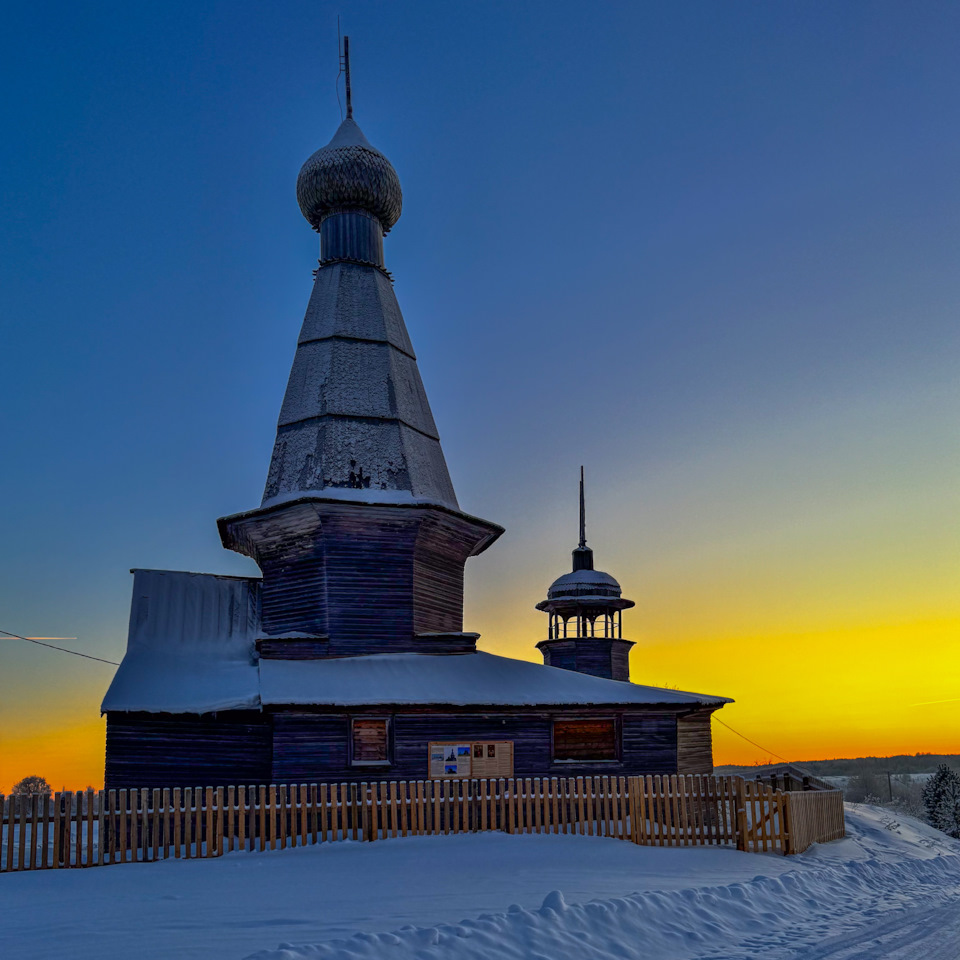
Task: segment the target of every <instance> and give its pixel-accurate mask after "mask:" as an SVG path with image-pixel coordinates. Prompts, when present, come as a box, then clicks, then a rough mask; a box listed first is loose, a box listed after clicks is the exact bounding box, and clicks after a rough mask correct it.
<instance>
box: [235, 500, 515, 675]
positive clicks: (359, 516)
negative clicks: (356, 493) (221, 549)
mask: <svg viewBox="0 0 960 960" xmlns="http://www.w3.org/2000/svg"><path fill="white" fill-rule="evenodd" d="M219 523H220V528H221V535H222V536H223V537H224V543H225V545H227V546H230V547H231V548H232V549H237V550H238V551H239V552H241V553H245V554H247V555H248V556H251V557H253V558H254V559H255V560H256V561H257V563H258V564H259V566H260V568H261V570H262V571H263V582H262V606H261V610H262V625H263V631H264V634H265V635H266V634H270V635H277V634H284V633H291V632H297V633H301V634H306V635H307V638H309V637H313V638H314V640H313V641H312V648H311V649H312V654H313V655H319V656H332V657H335V656H351V655H355V656H356V655H364V654H372V653H401V652H422V651H423V650H424V641H423V640H421V639H420V638H419V635H421V634H446V635H454V634H461V631H462V629H463V567H464V564H465V563H466V561H467V558H468V557H469V556H471V555H473V554H474V553H476V552H478V551H479V550H480V549H482V548H483V547H484V546H485V545H486V544H487V543H489V542H490V540H491V539H493V538H495V537H496V536H497V535H498V534H499V532H501V531H500V528H499V527H497V526H496V525H495V524H490V523H487V522H486V521H482V520H477V519H475V518H472V517H467V516H466V515H464V514H459V513H456V512H454V511H453V510H448V509H445V508H442V507H436V506H426V505H418V504H402V505H401V504H393V505H389V506H388V505H383V504H374V503H347V502H332V501H330V500H323V499H310V500H309V501H303V502H299V501H298V502H294V503H289V504H284V505H280V506H277V507H270V508H265V509H263V510H259V511H252V512H251V513H250V514H244V515H240V516H238V517H233V518H224V519H222V520H220V521H219ZM305 639H306V638H305ZM475 639H476V638H475V636H474V635H472V634H465V635H461V639H460V642H459V644H458V645H455V646H454V647H452V648H451V649H455V650H456V652H468V651H470V650H473V649H475ZM308 642H311V641H308ZM289 645H290V647H291V648H293V647H295V646H296V643H295V642H294V641H291V642H290V644H289ZM282 650H283V648H282V645H280V646H278V644H277V643H276V641H271V642H270V643H268V644H267V645H265V646H264V645H261V651H262V652H264V653H265V655H267V656H277V655H279V654H280V653H282ZM435 652H440V651H435Z"/></svg>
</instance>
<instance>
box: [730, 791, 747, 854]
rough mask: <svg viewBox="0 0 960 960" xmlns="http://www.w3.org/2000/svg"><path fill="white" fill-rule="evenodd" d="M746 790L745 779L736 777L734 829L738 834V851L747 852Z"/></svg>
mask: <svg viewBox="0 0 960 960" xmlns="http://www.w3.org/2000/svg"><path fill="white" fill-rule="evenodd" d="M745 789H746V784H745V783H744V781H743V777H734V780H733V797H734V809H735V811H736V813H735V815H734V818H733V819H734V829H735V830H736V833H737V849H738V850H746V849H747V810H746V807H745V798H744V791H745Z"/></svg>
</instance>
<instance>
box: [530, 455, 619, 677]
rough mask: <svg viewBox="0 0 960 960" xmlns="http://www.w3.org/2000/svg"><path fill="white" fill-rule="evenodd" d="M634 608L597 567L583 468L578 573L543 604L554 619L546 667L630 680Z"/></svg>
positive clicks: (557, 584)
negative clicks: (629, 613)
mask: <svg viewBox="0 0 960 960" xmlns="http://www.w3.org/2000/svg"><path fill="white" fill-rule="evenodd" d="M632 606H634V602H633V601H632V600H626V599H625V598H624V597H622V596H621V590H620V584H619V583H617V581H616V580H615V579H614V578H613V577H611V576H610V574H609V573H604V572H603V571H602V570H595V569H594V567H593V550H591V549H590V547H588V546H587V524H586V506H585V500H584V491H583V467H581V468H580V542H579V544H578V545H577V548H576V549H575V550H574V551H573V570H572V571H571V572H570V573H565V574H564V575H563V576H562V577H558V578H557V579H556V580H554V581H553V583H551V584H550V588H549V589H548V590H547V599H546V600H542V601H541V602H540V603H538V604H537V609H538V610H543V611H544V612H545V613H547V614H548V615H549V617H550V625H549V628H548V632H547V639H546V640H541V641H540V642H539V643H538V644H537V649H539V650H540V652H541V653H542V654H543V662H544V663H545V664H546V665H547V666H548V667H560V668H562V669H564V670H576V671H577V672H578V673H588V674H590V675H591V676H594V677H604V678H606V679H607V680H629V679H630V648H631V647H632V646H633V641H632V640H624V639H623V618H622V613H623V611H624V610H628V609H629V608H630V607H632Z"/></svg>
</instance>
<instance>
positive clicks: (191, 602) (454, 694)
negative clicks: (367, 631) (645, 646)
mask: <svg viewBox="0 0 960 960" xmlns="http://www.w3.org/2000/svg"><path fill="white" fill-rule="evenodd" d="M133 573H134V581H133V602H132V604H131V608H130V633H129V639H128V640H127V652H126V654H125V655H124V658H123V662H122V663H121V664H120V666H119V668H118V669H117V672H116V674H115V675H114V678H113V682H112V683H111V684H110V688H109V690H107V694H106V696H105V697H104V699H103V704H102V706H101V710H103V711H116V712H125V711H144V712H147V713H213V712H216V711H220V710H242V709H254V710H255V709H259V707H260V706H261V705H278V706H279V705H281V704H317V705H319V704H328V705H331V706H351V705H354V706H360V705H367V704H371V705H372V704H451V705H457V706H473V705H477V706H479V705H484V704H486V705H491V706H493V705H499V706H530V705H534V704H538V705H541V704H542V705H551V704H556V705H561V704H582V705H586V704H645V703H646V704H654V703H656V704H678V705H679V704H717V705H719V704H722V703H729V702H730V701H729V700H727V699H726V698H725V697H711V696H705V695H702V694H698V693H685V692H682V691H679V690H665V689H661V688H659V687H644V686H640V685H639V684H635V683H626V682H623V681H620V680H604V679H601V678H599V677H591V676H587V675H585V674H582V673H576V672H574V671H571V670H560V669H558V668H557V667H547V666H544V665H542V664H538V663H530V662H528V661H526V660H514V659H512V658H510V657H499V656H496V655H494V654H492V653H469V654H460V655H447V656H439V655H435V654H434V655H431V654H418V653H392V654H378V655H375V656H364V657H341V658H331V659H324V660H272V659H262V660H259V662H258V661H257V654H256V640H257V638H258V637H261V636H263V635H264V634H263V632H262V630H261V627H260V581H259V580H258V579H256V578H245V577H220V576H216V575H214V574H204V573H181V572H176V571H171V570H134V571H133Z"/></svg>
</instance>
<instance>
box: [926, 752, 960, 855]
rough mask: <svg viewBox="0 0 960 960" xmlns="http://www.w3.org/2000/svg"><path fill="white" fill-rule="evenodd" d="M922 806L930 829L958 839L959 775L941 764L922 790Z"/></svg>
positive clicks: (959, 830)
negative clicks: (934, 828)
mask: <svg viewBox="0 0 960 960" xmlns="http://www.w3.org/2000/svg"><path fill="white" fill-rule="evenodd" d="M923 805H924V807H925V808H926V811H927V822H928V823H929V824H930V825H931V826H932V827H936V828H937V829H938V830H942V831H943V832H944V833H945V834H947V835H948V836H951V837H957V838H960V774H958V773H957V772H956V771H955V770H951V769H950V767H948V766H947V765H946V764H945V763H941V764H940V766H939V767H937V772H936V773H935V774H934V775H933V776H932V777H931V778H930V779H929V780H928V781H927V784H926V786H925V787H924V788H923Z"/></svg>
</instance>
